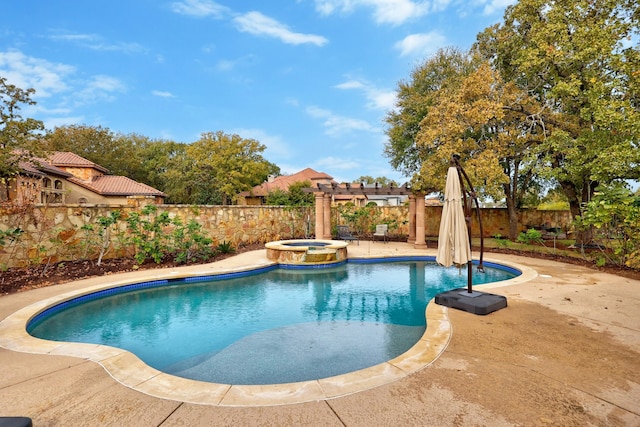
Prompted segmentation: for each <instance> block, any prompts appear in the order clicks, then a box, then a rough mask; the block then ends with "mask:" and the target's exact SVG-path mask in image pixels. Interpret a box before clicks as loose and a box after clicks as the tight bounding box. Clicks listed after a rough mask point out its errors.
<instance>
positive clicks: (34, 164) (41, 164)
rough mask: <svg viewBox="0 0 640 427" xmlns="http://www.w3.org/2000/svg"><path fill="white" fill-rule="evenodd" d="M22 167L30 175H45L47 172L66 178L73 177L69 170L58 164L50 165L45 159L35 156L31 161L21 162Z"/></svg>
mask: <svg viewBox="0 0 640 427" xmlns="http://www.w3.org/2000/svg"><path fill="white" fill-rule="evenodd" d="M19 166H20V168H21V169H22V170H23V171H24V172H26V173H27V174H29V175H32V176H33V175H35V176H39V177H44V176H46V174H49V175H57V176H62V177H65V178H69V177H72V176H73V175H72V174H70V173H69V172H67V171H65V170H62V169H60V168H58V167H56V166H53V165H50V164H49V163H47V162H46V161H45V160H44V159H39V158H33V159H31V161H23V162H19Z"/></svg>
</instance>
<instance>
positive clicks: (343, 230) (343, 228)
mask: <svg viewBox="0 0 640 427" xmlns="http://www.w3.org/2000/svg"><path fill="white" fill-rule="evenodd" d="M338 239H340V240H347V241H350V242H353V241H355V242H356V243H357V244H358V245H359V244H360V239H358V237H357V236H354V235H353V234H351V231H350V230H349V226H348V225H339V226H338Z"/></svg>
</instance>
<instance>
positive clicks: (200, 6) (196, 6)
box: [171, 0, 229, 19]
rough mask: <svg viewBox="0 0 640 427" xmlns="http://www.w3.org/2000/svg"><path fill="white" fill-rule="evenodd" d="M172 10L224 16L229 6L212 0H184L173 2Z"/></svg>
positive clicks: (200, 14) (184, 13)
mask: <svg viewBox="0 0 640 427" xmlns="http://www.w3.org/2000/svg"><path fill="white" fill-rule="evenodd" d="M171 10H172V11H173V12H175V13H179V14H181V15H189V16H197V17H208V16H210V17H213V18H218V19H219V18H223V17H224V16H225V15H226V14H227V13H229V8H228V7H226V6H222V5H221V4H218V3H216V2H214V1H211V0H183V1H177V2H174V3H171Z"/></svg>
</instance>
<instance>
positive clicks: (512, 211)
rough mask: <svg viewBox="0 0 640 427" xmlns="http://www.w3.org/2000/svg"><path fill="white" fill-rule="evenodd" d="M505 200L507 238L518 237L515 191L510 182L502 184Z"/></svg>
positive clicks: (513, 238)
mask: <svg viewBox="0 0 640 427" xmlns="http://www.w3.org/2000/svg"><path fill="white" fill-rule="evenodd" d="M503 188H504V194H505V200H506V202H507V215H508V216H509V240H512V241H514V240H516V239H517V238H518V208H517V205H516V192H515V191H513V190H512V188H511V185H510V184H504V185H503Z"/></svg>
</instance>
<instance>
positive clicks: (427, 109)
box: [387, 50, 543, 239]
mask: <svg viewBox="0 0 640 427" xmlns="http://www.w3.org/2000/svg"><path fill="white" fill-rule="evenodd" d="M474 53H475V52H474V51H470V52H466V53H463V52H460V51H457V50H450V51H440V52H439V53H438V54H436V55H434V56H433V57H432V58H431V59H429V60H427V61H426V62H425V63H424V64H423V66H422V68H421V69H417V70H415V71H414V74H413V77H414V78H413V81H412V82H411V84H404V85H401V91H400V92H401V95H400V96H399V99H400V102H399V105H398V107H399V109H398V110H397V111H396V112H392V113H390V115H389V116H388V119H395V118H400V119H401V118H403V117H405V116H406V117H407V120H406V121H404V122H403V121H402V120H400V121H393V120H392V121H388V123H390V124H392V127H391V128H390V129H389V132H388V134H389V136H390V143H389V145H387V154H389V155H392V156H393V157H392V165H394V162H393V159H396V158H397V159H401V158H402V150H404V149H406V141H405V140H404V139H403V138H402V137H399V138H397V143H395V142H394V139H395V138H396V136H397V135H411V138H412V139H413V148H412V150H413V151H414V152H416V153H419V155H418V156H417V158H413V157H411V156H409V157H408V158H404V159H403V160H402V162H404V163H403V164H404V166H403V167H404V170H405V171H413V177H412V180H411V185H412V188H415V189H420V190H422V191H427V192H428V191H442V190H443V187H444V182H445V179H444V178H445V176H446V173H447V169H448V167H449V162H450V159H451V157H452V155H453V154H458V155H460V156H461V158H462V162H463V165H464V168H465V171H466V172H467V174H468V175H469V176H470V178H471V180H472V182H473V183H474V188H475V190H476V191H477V193H478V196H479V197H480V198H482V197H491V198H493V199H496V200H501V199H503V198H504V199H505V200H506V204H507V209H508V211H509V218H510V231H509V237H510V238H511V239H515V238H516V237H517V233H518V215H517V210H518V209H519V208H520V207H521V206H522V204H523V200H524V198H525V195H526V192H527V189H528V188H529V187H530V186H531V183H532V182H534V180H535V179H536V174H535V169H534V167H533V166H534V165H535V162H536V159H535V157H531V156H530V155H529V150H530V147H531V146H532V145H535V144H536V143H538V142H539V140H540V138H541V135H542V133H543V132H542V129H541V128H540V126H539V123H537V122H536V121H535V120H534V119H531V118H528V117H525V116H522V115H520V114H514V113H513V112H511V111H510V108H509V107H510V106H512V105H514V104H518V105H526V106H527V107H528V108H535V102H536V101H535V99H533V98H531V97H529V96H528V95H527V94H526V93H525V92H524V91H522V90H520V89H519V88H518V87H517V86H516V85H514V84H513V83H511V82H505V81H503V79H502V78H501V76H500V74H499V73H498V72H496V71H495V70H494V69H492V67H491V66H490V64H489V63H488V62H486V61H484V62H483V61H481V58H480V57H479V56H477V55H475V54H474ZM407 100H414V101H413V103H415V104H419V103H420V102H422V103H424V105H423V108H422V110H421V113H420V114H421V115H422V116H421V118H420V120H419V122H418V124H417V128H416V127H415V121H416V117H415V114H416V111H417V110H416V108H414V107H412V105H413V104H412V103H407V104H408V105H409V106H410V108H408V109H407V110H405V109H404V108H403V106H404V105H405V101H407ZM407 123H409V124H410V125H409V126H408V125H407ZM394 126H395V127H394ZM409 160H411V161H413V162H417V164H415V165H413V166H410V165H409V164H408V161H409ZM396 164H397V163H396Z"/></svg>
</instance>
